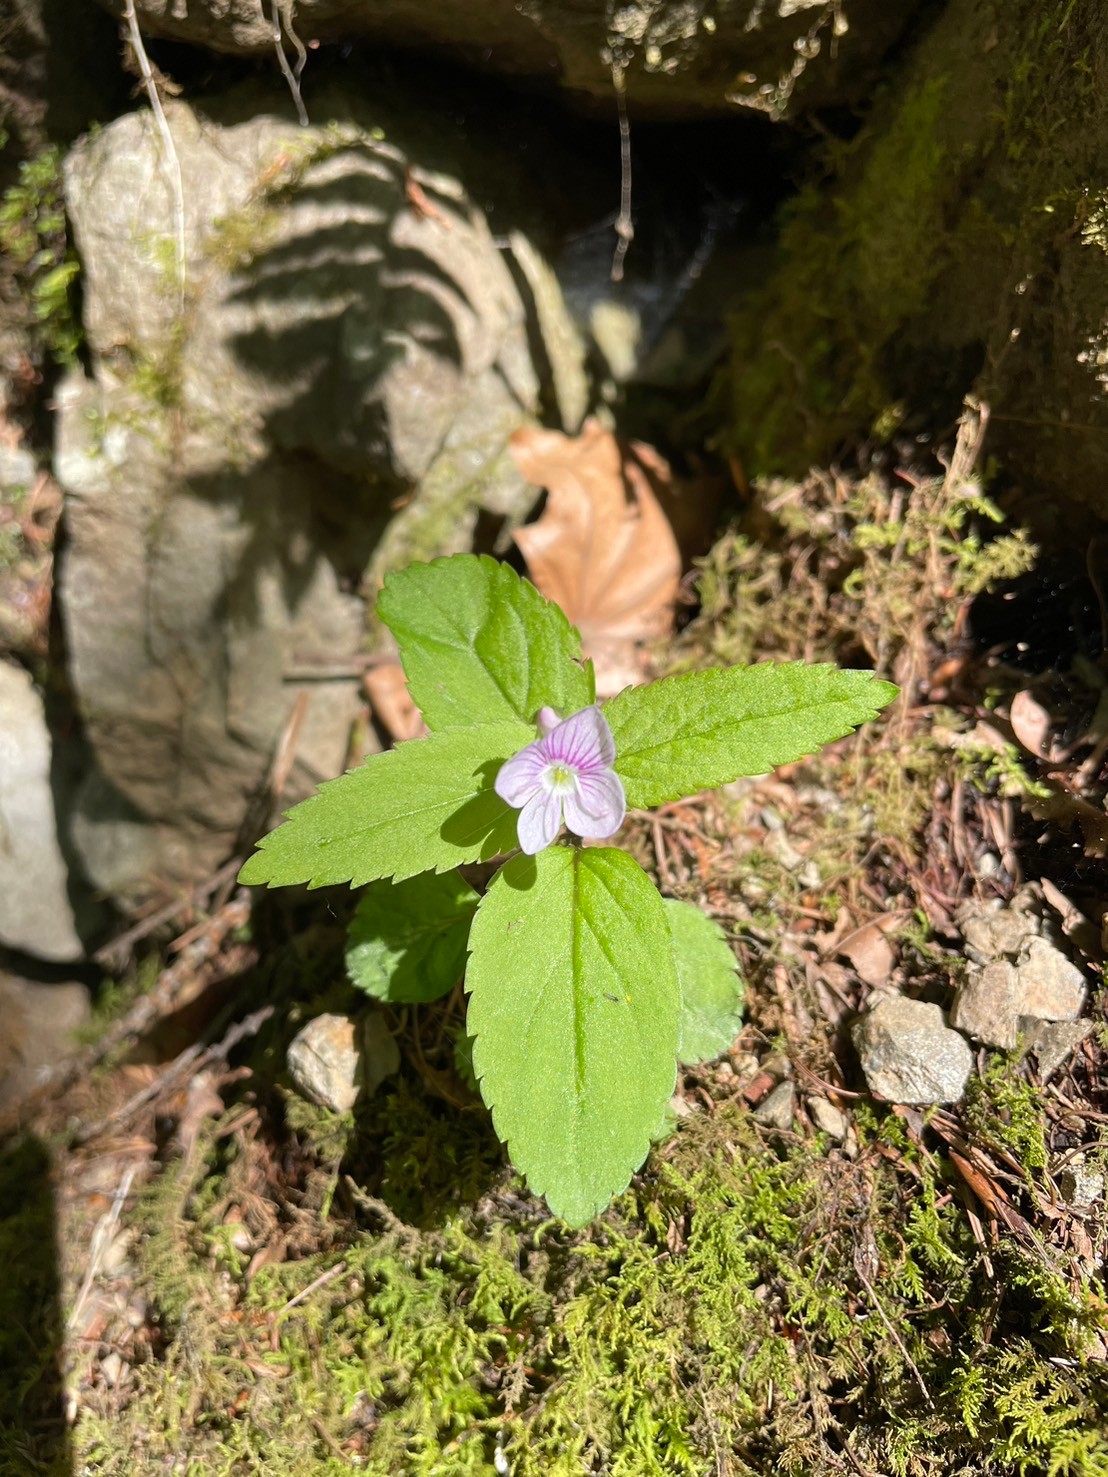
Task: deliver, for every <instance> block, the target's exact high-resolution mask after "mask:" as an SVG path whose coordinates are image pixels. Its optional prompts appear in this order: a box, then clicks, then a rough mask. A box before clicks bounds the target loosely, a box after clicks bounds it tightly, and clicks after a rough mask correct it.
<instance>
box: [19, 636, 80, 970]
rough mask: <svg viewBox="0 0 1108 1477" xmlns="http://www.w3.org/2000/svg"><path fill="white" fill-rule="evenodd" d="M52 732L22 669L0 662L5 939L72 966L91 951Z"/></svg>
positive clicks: (40, 701)
mask: <svg viewBox="0 0 1108 1477" xmlns="http://www.w3.org/2000/svg"><path fill="white" fill-rule="evenodd" d="M50 766H51V754H50V735H49V733H48V731H47V728H46V719H45V716H44V713H43V706H42V698H41V697H40V695H39V693H38V691H37V689H36V688H35V685H34V683H33V682H32V681H31V678H30V676H29V675H28V674H27V673H26V672H24V671H23V670H22V668H20V667H13V666H10V665H8V664H7V663H6V662H0V943H3V944H6V945H7V947H8V948H10V949H20V950H22V951H23V952H24V953H27V954H34V955H35V956H37V957H38V958H39V959H49V960H52V961H54V962H59V963H68V962H71V961H73V960H75V959H80V958H81V957H82V956H83V954H84V948H83V946H82V942H81V939H80V936H79V934H78V931H77V919H76V917H75V915H74V911H73V907H72V905H71V903H70V899H69V888H68V869H67V867H66V864H65V860H64V858H63V855H62V850H61V846H60V845H59V842H58V829H57V821H56V819H55V815H54V794H53V790H52V788H51V784H50Z"/></svg>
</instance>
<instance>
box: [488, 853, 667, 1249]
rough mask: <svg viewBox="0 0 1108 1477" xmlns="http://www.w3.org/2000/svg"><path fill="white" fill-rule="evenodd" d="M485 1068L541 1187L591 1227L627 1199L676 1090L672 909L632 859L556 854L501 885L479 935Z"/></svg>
mask: <svg viewBox="0 0 1108 1477" xmlns="http://www.w3.org/2000/svg"><path fill="white" fill-rule="evenodd" d="M469 946H470V961H469V969H468V971H467V972H466V989H467V990H468V991H469V993H470V1001H469V1012H468V1016H467V1021H466V1025H467V1029H468V1030H469V1033H470V1035H471V1036H472V1037H473V1038H474V1046H473V1066H474V1071H475V1072H476V1074H477V1076H478V1078H479V1079H480V1080H481V1091H482V1094H483V1096H484V1099H485V1102H486V1103H487V1104H488V1105H489V1107H490V1108H491V1109H492V1116H493V1123H494V1125H495V1127H496V1131H497V1133H498V1134H499V1135H500V1137H501V1138H502V1139H503V1140H505V1141H506V1143H507V1145H508V1152H509V1154H510V1155H511V1160H512V1163H513V1164H514V1165H515V1166H516V1168H517V1169H519V1170H520V1171H521V1172H522V1173H523V1174H524V1175H526V1177H527V1181H528V1183H529V1184H530V1186H531V1188H532V1189H533V1190H534V1191H535V1192H536V1193H537V1194H540V1195H545V1196H546V1199H547V1202H548V1204H549V1205H550V1208H551V1210H552V1211H554V1213H555V1214H556V1215H559V1216H561V1217H562V1219H563V1220H565V1221H567V1222H568V1223H569V1224H570V1225H571V1226H583V1225H585V1224H587V1222H588V1221H590V1220H592V1218H593V1217H594V1216H595V1215H597V1214H598V1213H599V1212H600V1211H602V1210H603V1209H604V1208H605V1206H606V1205H607V1204H608V1203H609V1201H610V1200H611V1198H612V1196H613V1195H617V1194H618V1193H619V1192H620V1191H621V1190H623V1189H625V1188H626V1187H627V1184H628V1181H629V1180H630V1178H631V1175H632V1174H633V1173H634V1172H635V1170H636V1169H638V1167H639V1165H640V1164H641V1163H642V1162H643V1160H644V1159H645V1157H646V1154H647V1151H648V1149H649V1147H650V1141H651V1138H652V1136H653V1134H654V1133H655V1132H656V1130H657V1128H658V1125H659V1123H660V1122H661V1119H662V1114H663V1110H664V1108H665V1104H666V1102H667V1100H668V1099H669V1097H670V1095H671V1094H672V1092H673V1086H674V1080H675V1077H676V1051H677V1009H678V985H677V970H676V965H675V964H674V959H673V944H672V941H671V938H670V932H669V926H668V924H667V922H666V912H665V908H664V907H663V906H662V900H661V898H660V897H659V896H658V892H657V890H656V889H655V887H654V884H653V883H652V882H651V881H650V879H649V878H648V877H647V876H646V874H645V872H643V870H642V869H641V867H639V865H638V863H637V862H635V861H633V860H632V859H631V857H629V856H628V855H627V854H626V852H622V851H616V850H615V849H613V848H611V847H589V848H586V849H584V850H581V849H578V848H576V847H572V848H571V847H566V846H552V847H549V848H548V849H547V850H546V851H543V852H540V853H539V855H538V856H536V857H526V856H520V857H515V858H513V860H512V861H510V862H508V863H507V865H506V866H505V867H503V868H502V869H501V871H500V872H499V873H498V874H497V876H496V878H495V879H494V880H493V883H492V886H491V887H490V888H489V890H488V892H487V893H486V894H485V897H484V898H483V900H482V902H481V906H480V907H479V908H478V910H477V917H476V919H475V920H474V923H473V928H472V930H471V932H470V941H469Z"/></svg>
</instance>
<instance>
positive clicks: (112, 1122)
mask: <svg viewBox="0 0 1108 1477" xmlns="http://www.w3.org/2000/svg"><path fill="white" fill-rule="evenodd" d="M274 1009H275V1007H274V1006H272V1005H263V1006H262V1007H261V1009H260V1010H255V1011H254V1012H253V1013H252V1014H251V1015H248V1016H244V1017H243V1019H242V1020H241V1021H236V1022H235V1024H234V1025H233V1026H231V1027H230V1029H229V1030H228V1031H227V1032H226V1033H225V1034H224V1036H223V1037H222V1039H221V1040H220V1041H218V1042H217V1043H215V1045H212V1044H210V1043H209V1044H207V1045H206V1044H205V1043H204V1042H202V1041H194V1042H193V1044H192V1045H191V1046H187V1047H186V1048H185V1049H184V1051H182V1052H180V1053H179V1054H178V1055H177V1056H175V1057H174V1058H173V1060H172V1061H171V1062H169V1063H167V1064H166V1066H164V1067H163V1068H162V1070H161V1071H160V1072H159V1073H158V1075H157V1076H156V1077H155V1078H154V1080H153V1082H148V1083H147V1084H146V1086H145V1087H142V1088H140V1089H139V1091H138V1092H136V1093H134V1094H132V1096H131V1097H129V1098H128V1099H127V1101H126V1102H125V1103H124V1104H123V1106H122V1107H120V1108H117V1109H116V1110H115V1112H114V1113H109V1114H108V1115H107V1116H106V1117H105V1118H101V1119H99V1120H98V1121H97V1122H96V1123H92V1124H89V1125H88V1126H87V1127H85V1128H79V1129H77V1131H76V1132H75V1133H74V1135H73V1139H72V1142H73V1144H75V1145H76V1144H87V1143H88V1142H89V1140H90V1139H96V1138H99V1137H100V1136H101V1135H102V1134H104V1133H106V1132H107V1130H108V1129H109V1128H120V1127H122V1126H123V1124H125V1123H127V1122H128V1121H129V1120H130V1119H131V1118H133V1117H134V1115H135V1114H136V1113H137V1112H139V1110H140V1109H142V1108H144V1107H145V1106H146V1104H147V1103H151V1102H153V1101H154V1100H155V1099H156V1098H158V1097H160V1096H161V1094H162V1093H163V1092H164V1091H165V1090H166V1088H167V1087H169V1086H170V1085H171V1084H172V1083H174V1082H176V1081H177V1080H178V1078H180V1077H183V1076H185V1074H186V1073H188V1072H191V1071H192V1070H193V1069H194V1068H195V1069H196V1070H197V1071H199V1070H200V1069H201V1068H203V1067H209V1066H211V1065H212V1063H213V1062H217V1061H224V1060H225V1059H226V1058H227V1057H228V1056H229V1055H230V1054H231V1052H232V1051H233V1050H234V1049H235V1047H236V1046H237V1045H238V1044H239V1042H240V1041H245V1040H246V1039H247V1038H248V1037H250V1036H256V1035H257V1034H258V1032H259V1031H260V1030H261V1028H262V1027H263V1026H264V1025H265V1023H266V1021H267V1020H269V1018H270V1016H271V1015H272V1014H273V1011H274Z"/></svg>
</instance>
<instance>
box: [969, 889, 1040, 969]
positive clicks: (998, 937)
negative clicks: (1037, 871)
mask: <svg viewBox="0 0 1108 1477" xmlns="http://www.w3.org/2000/svg"><path fill="white" fill-rule="evenodd" d="M1036 901H1037V899H1036V898H1035V895H1034V894H1033V893H1030V892H1029V891H1028V889H1027V888H1022V889H1021V890H1020V891H1019V892H1017V893H1016V895H1015V897H1014V898H1013V899H1012V901H1011V903H1010V904H1008V905H1007V906H1005V905H1004V904H1003V903H1002V902H1001V901H1000V899H999V898H991V899H990V900H989V901H988V902H985V903H982V902H979V901H977V900H976V899H971V900H969V901H967V902H965V903H963V904H962V905H961V907H959V909H958V910H957V912H956V913H955V915H954V916H955V921H956V922H957V924H958V927H959V928H960V929H961V930H962V938H963V939H964V941H965V947H966V953H967V954H968V955H969V957H970V958H971V959H973V960H974V961H975V962H976V963H978V964H991V963H992V962H993V960H995V959H1000V958H1003V957H1004V956H1005V955H1010V956H1012V957H1013V958H1014V957H1015V956H1016V955H1018V954H1019V953H1021V952H1022V950H1023V949H1024V947H1025V946H1026V945H1027V944H1028V943H1029V942H1030V940H1031V939H1032V938H1034V937H1036V936H1037V935H1038V934H1039V933H1040V932H1041V930H1042V924H1041V922H1040V919H1039V917H1038V914H1037V913H1036V912H1035V911H1034V908H1035V904H1036Z"/></svg>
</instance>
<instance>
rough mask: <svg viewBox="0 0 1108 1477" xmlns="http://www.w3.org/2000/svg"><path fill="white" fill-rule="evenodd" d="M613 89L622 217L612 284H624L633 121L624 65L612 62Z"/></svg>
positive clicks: (631, 234) (630, 231)
mask: <svg viewBox="0 0 1108 1477" xmlns="http://www.w3.org/2000/svg"><path fill="white" fill-rule="evenodd" d="M611 67H612V87H613V88H614V89H615V94H616V108H617V109H618V110H619V214H618V215H617V216H616V223H615V232H616V236H617V238H618V239H617V241H616V249H615V251H614V252H613V254H612V273H611V275H612V281H613V282H622V281H623V263H624V262H625V261H626V259H627V253H628V251H629V250H630V249H631V242H632V241H633V240H634V239H635V223H634V221H633V220H632V219H631V120H630V118H629V117H628V116H627V84H626V83H625V82H624V80H623V72H624V68H623V63H622V62H617V61H615V60H613V61H612V64H611Z"/></svg>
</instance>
